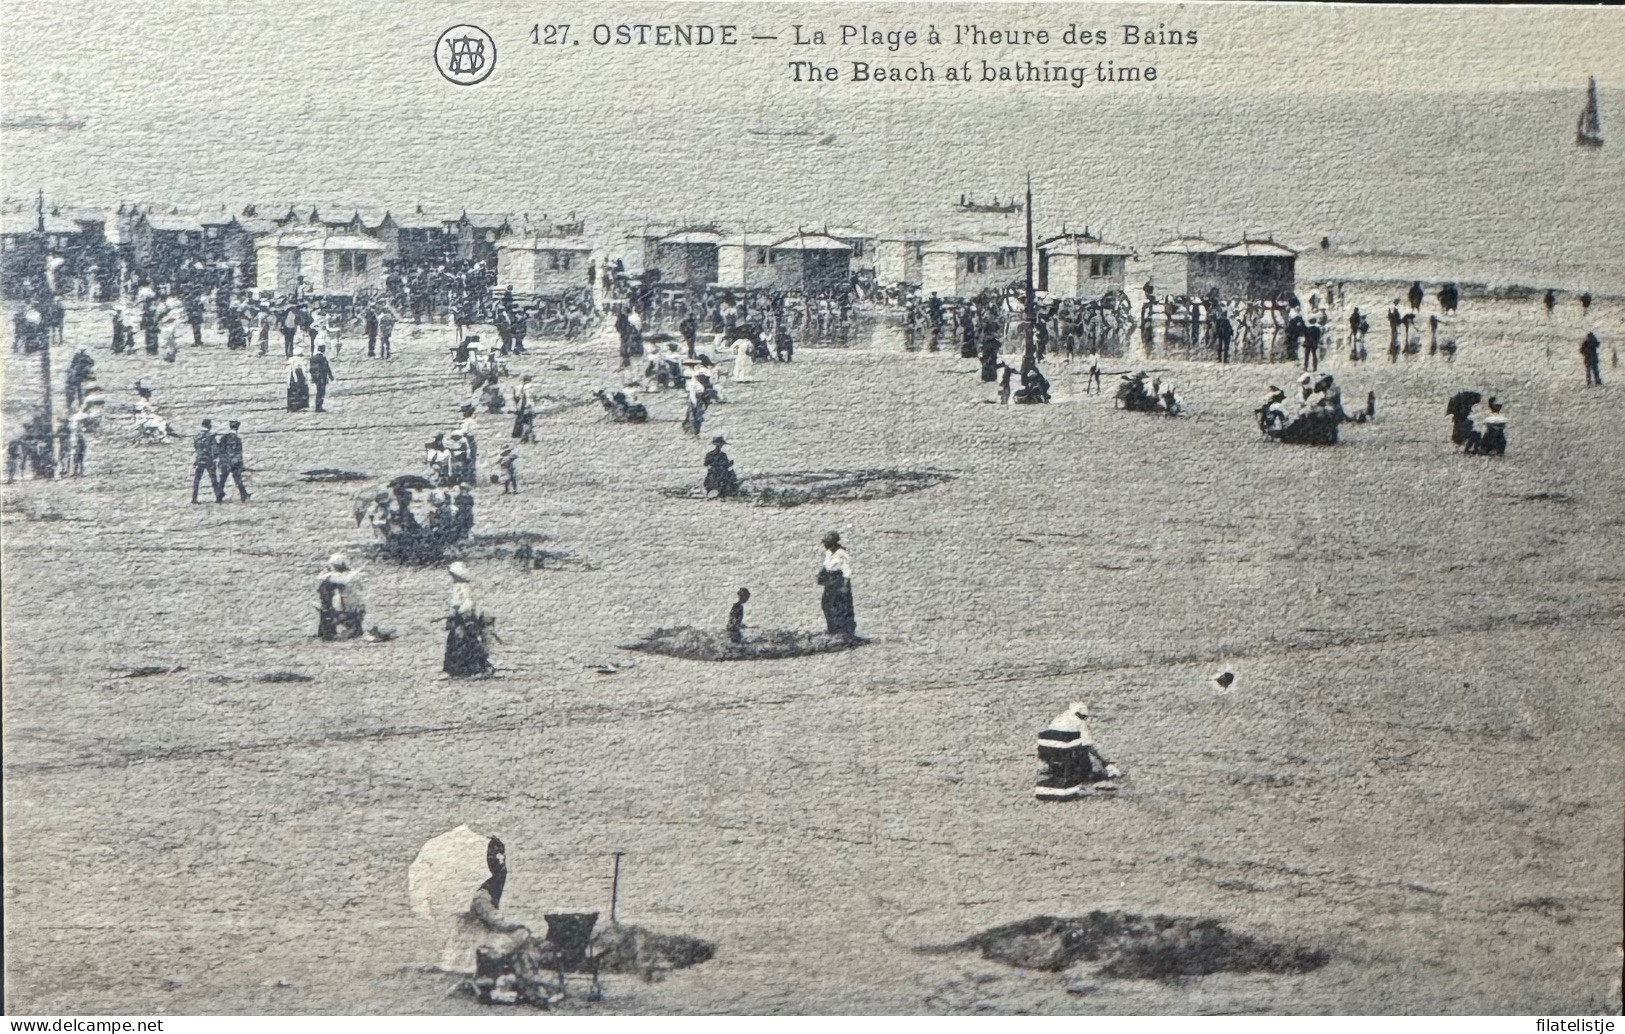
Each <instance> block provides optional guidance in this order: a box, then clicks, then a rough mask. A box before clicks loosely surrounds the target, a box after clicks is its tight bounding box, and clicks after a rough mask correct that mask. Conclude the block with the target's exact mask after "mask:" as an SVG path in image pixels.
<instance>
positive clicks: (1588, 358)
mask: <svg viewBox="0 0 1625 1034" xmlns="http://www.w3.org/2000/svg"><path fill="white" fill-rule="evenodd" d="M1601 353H1602V342H1601V341H1599V340H1597V335H1596V332H1595V331H1588V332H1587V333H1586V338H1585V340H1584V341H1582V342H1580V361H1581V362H1582V363H1584V364H1585V368H1586V387H1588V388H1589V387H1591V386H1592V385H1593V384H1595V385H1597V386H1598V387H1601V386H1602V360H1601Z"/></svg>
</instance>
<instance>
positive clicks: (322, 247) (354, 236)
mask: <svg viewBox="0 0 1625 1034" xmlns="http://www.w3.org/2000/svg"><path fill="white" fill-rule="evenodd" d="M299 247H301V248H304V249H306V250H309V251H383V250H384V246H383V245H382V244H379V243H378V242H377V241H375V240H373V239H372V238H371V237H363V236H362V235H361V234H359V233H327V234H322V235H321V236H318V237H309V238H307V239H306V240H305V241H304V242H303V243H301V244H300V245H299Z"/></svg>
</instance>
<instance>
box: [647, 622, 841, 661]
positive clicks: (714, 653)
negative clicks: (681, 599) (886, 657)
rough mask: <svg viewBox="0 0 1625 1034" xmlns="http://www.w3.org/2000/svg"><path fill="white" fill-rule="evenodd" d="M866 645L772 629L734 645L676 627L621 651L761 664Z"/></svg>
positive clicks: (721, 635)
mask: <svg viewBox="0 0 1625 1034" xmlns="http://www.w3.org/2000/svg"><path fill="white" fill-rule="evenodd" d="M867 642H868V640H867V639H862V638H859V637H856V636H853V637H851V638H848V637H845V636H832V635H825V634H824V633H822V632H797V631H792V630H789V629H772V630H762V631H753V632H751V633H750V635H748V636H747V637H746V638H745V641H744V642H743V643H735V642H733V641H731V640H730V639H729V638H728V635H727V633H725V632H721V631H711V630H708V629H703V628H694V627H692V626H690V625H680V626H678V627H677V628H657V629H655V630H654V631H653V632H650V633H649V634H648V635H646V636H644V637H643V638H642V639H638V640H636V641H634V642H630V643H622V644H621V649H623V650H642V651H644V652H646V653H658V654H664V655H665V656H667V657H684V658H687V659H688V660H691V661H765V660H775V659H778V658H783V657H805V656H807V655H808V654H815V653H835V652H837V651H840V650H851V649H854V648H855V647H859V646H862V645H864V644H865V643H867Z"/></svg>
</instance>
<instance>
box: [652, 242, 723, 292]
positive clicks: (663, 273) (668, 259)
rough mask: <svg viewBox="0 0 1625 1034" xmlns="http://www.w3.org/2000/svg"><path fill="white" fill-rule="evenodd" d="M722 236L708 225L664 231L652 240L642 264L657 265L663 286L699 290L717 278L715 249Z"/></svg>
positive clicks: (716, 250)
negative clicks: (668, 232)
mask: <svg viewBox="0 0 1625 1034" xmlns="http://www.w3.org/2000/svg"><path fill="white" fill-rule="evenodd" d="M722 239H723V238H722V234H721V233H720V232H719V231H718V230H717V229H716V228H715V227H710V226H695V227H688V228H686V229H682V230H678V231H677V232H676V233H670V234H667V235H666V236H664V237H660V238H658V239H656V240H655V241H654V242H653V243H652V245H651V246H650V248H649V251H648V258H646V259H645V267H644V268H645V269H658V270H659V271H660V283H661V284H662V285H664V286H668V287H685V288H688V289H689V290H696V291H697V290H700V289H702V288H704V287H705V286H706V285H707V284H713V283H716V281H717V262H718V249H719V246H720V245H721V244H722Z"/></svg>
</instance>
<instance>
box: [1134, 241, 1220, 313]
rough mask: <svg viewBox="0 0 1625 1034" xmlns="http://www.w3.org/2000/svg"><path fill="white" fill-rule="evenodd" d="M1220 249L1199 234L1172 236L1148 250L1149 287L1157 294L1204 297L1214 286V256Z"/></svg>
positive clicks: (1177, 296) (1215, 266)
mask: <svg viewBox="0 0 1625 1034" xmlns="http://www.w3.org/2000/svg"><path fill="white" fill-rule="evenodd" d="M1223 250H1224V245H1222V244H1216V243H1214V242H1213V241H1210V240H1207V239H1205V238H1203V237H1175V238H1174V239H1173V240H1168V241H1163V242H1162V243H1161V244H1158V245H1157V246H1156V247H1154V248H1152V249H1151V286H1152V287H1154V288H1155V289H1156V292H1157V294H1158V295H1172V296H1174V297H1176V298H1181V297H1182V298H1205V297H1207V295H1208V294H1209V293H1210V292H1211V291H1212V290H1213V288H1214V287H1215V286H1216V283H1217V282H1216V280H1215V279H1214V276H1215V270H1216V268H1217V263H1216V260H1215V258H1214V256H1216V255H1218V253H1219V252H1221V251H1223Z"/></svg>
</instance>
